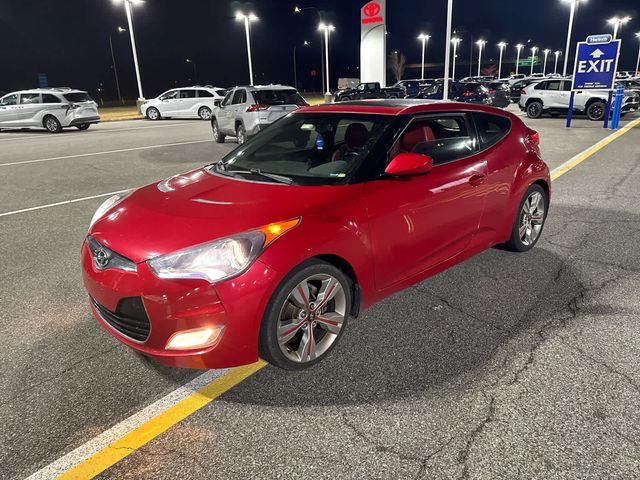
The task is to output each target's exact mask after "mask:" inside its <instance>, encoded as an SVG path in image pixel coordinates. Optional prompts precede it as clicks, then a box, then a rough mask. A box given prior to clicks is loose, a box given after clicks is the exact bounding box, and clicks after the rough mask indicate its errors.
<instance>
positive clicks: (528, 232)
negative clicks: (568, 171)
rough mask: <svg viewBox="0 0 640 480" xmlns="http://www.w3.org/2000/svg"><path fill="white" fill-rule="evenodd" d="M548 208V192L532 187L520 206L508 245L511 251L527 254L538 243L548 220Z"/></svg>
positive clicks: (537, 186)
mask: <svg viewBox="0 0 640 480" xmlns="http://www.w3.org/2000/svg"><path fill="white" fill-rule="evenodd" d="M548 206H549V197H548V196H547V192H545V190H544V189H543V188H542V187H541V186H540V185H538V184H534V185H531V186H530V187H529V189H528V190H527V193H525V194H524V197H523V198H522V200H521V201H520V205H519V206H518V214H517V215H516V218H515V221H514V222H513V229H512V231H511V238H510V239H509V241H508V242H507V243H506V247H507V248H508V249H509V250H512V251H514V252H526V251H529V250H531V249H532V248H533V247H534V246H535V245H536V243H538V240H539V239H540V235H541V234H542V229H543V228H544V222H545V220H546V219H547V208H548Z"/></svg>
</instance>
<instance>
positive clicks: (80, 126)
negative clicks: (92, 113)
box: [76, 123, 91, 131]
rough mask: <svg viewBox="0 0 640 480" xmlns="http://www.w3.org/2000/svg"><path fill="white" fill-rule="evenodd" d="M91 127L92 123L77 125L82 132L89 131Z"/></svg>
mask: <svg viewBox="0 0 640 480" xmlns="http://www.w3.org/2000/svg"><path fill="white" fill-rule="evenodd" d="M90 126H91V124H90V123H83V124H82V125H76V128H77V129H78V130H80V131H83V130H88V129H89V127H90Z"/></svg>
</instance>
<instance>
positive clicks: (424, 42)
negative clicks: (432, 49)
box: [418, 33, 431, 80]
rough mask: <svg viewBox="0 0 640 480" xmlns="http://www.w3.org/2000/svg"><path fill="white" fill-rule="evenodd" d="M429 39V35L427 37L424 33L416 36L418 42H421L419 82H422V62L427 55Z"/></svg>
mask: <svg viewBox="0 0 640 480" xmlns="http://www.w3.org/2000/svg"><path fill="white" fill-rule="evenodd" d="M430 38H431V35H427V34H426V33H421V34H420V35H418V40H421V41H422V75H421V76H420V79H421V80H424V61H425V58H426V55H427V42H429V39H430Z"/></svg>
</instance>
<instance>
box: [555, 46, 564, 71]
mask: <svg viewBox="0 0 640 480" xmlns="http://www.w3.org/2000/svg"><path fill="white" fill-rule="evenodd" d="M553 54H554V55H555V56H556V63H555V65H554V66H553V73H558V58H560V55H562V52H561V51H560V50H556V51H555V52H553Z"/></svg>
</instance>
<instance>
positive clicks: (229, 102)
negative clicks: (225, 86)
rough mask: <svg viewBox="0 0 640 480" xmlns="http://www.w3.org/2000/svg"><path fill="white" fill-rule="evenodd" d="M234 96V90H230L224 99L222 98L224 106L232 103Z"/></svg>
mask: <svg viewBox="0 0 640 480" xmlns="http://www.w3.org/2000/svg"><path fill="white" fill-rule="evenodd" d="M232 98H233V90H229V92H227V95H226V96H225V97H224V100H222V106H223V107H226V106H227V105H230V104H231V99H232Z"/></svg>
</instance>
